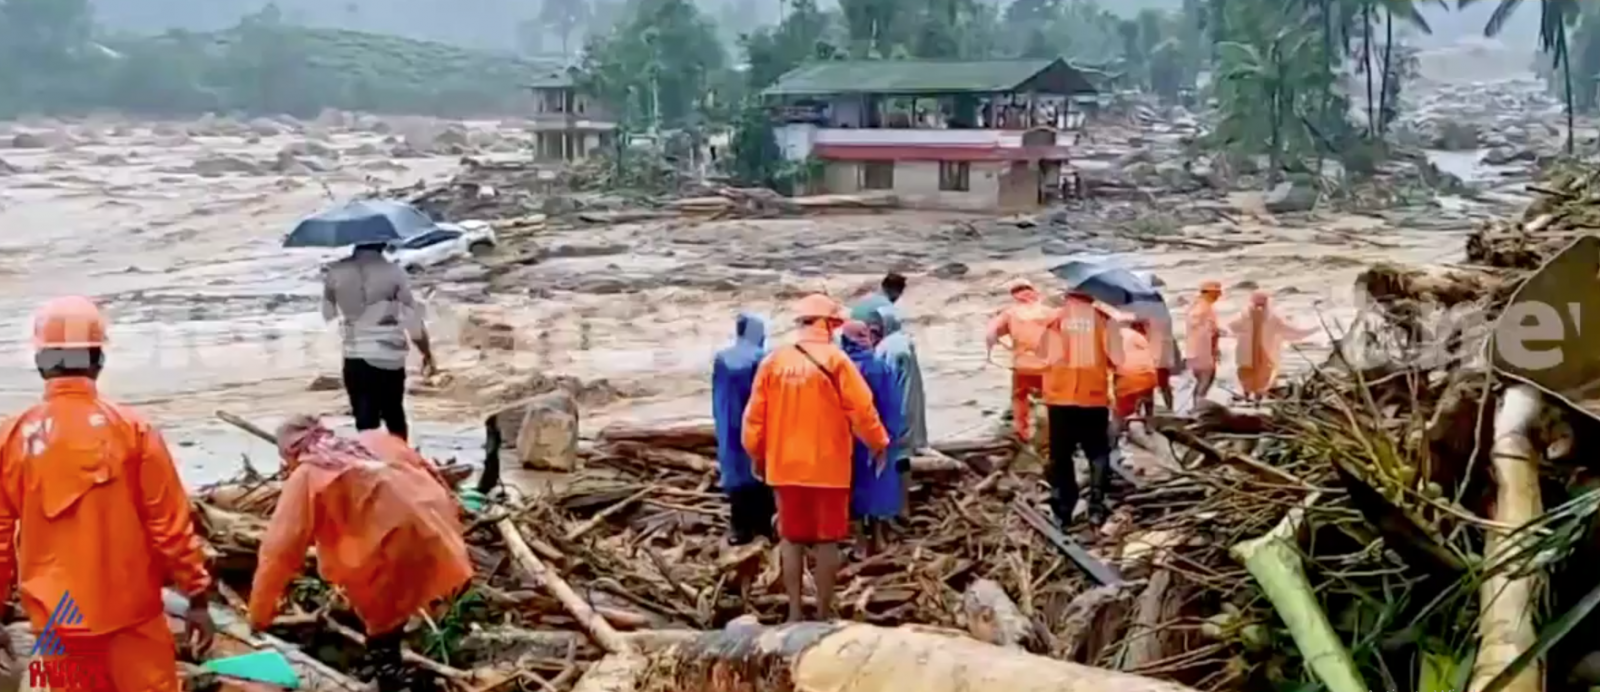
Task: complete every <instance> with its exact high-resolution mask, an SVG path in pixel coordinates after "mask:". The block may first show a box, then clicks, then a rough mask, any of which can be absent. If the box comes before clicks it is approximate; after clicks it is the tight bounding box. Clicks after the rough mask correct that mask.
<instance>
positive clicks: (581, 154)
mask: <svg viewBox="0 0 1600 692" xmlns="http://www.w3.org/2000/svg"><path fill="white" fill-rule="evenodd" d="M527 88H528V90H529V93H530V95H531V105H530V110H531V111H532V112H531V113H530V115H529V117H528V122H529V127H530V128H531V129H532V130H533V134H534V157H535V158H536V159H538V160H541V161H578V160H582V159H584V158H587V157H588V156H589V155H590V154H591V153H592V152H594V151H597V150H605V149H609V148H610V147H612V146H614V138H615V137H616V131H617V121H616V119H615V118H614V117H613V116H612V115H611V113H610V112H609V111H608V110H607V109H606V108H605V107H604V106H603V105H601V104H600V103H599V102H598V101H596V100H595V99H594V98H593V97H591V96H589V95H588V94H585V93H583V92H582V91H581V90H580V89H578V88H577V87H576V85H575V84H574V80H573V77H572V72H571V71H570V70H568V69H558V70H552V71H550V72H549V73H546V74H542V75H539V76H537V77H535V78H534V79H532V80H530V81H529V82H528V84H527Z"/></svg>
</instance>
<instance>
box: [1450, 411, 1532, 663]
mask: <svg viewBox="0 0 1600 692" xmlns="http://www.w3.org/2000/svg"><path fill="white" fill-rule="evenodd" d="M1541 407H1542V402H1541V401H1540V397H1539V391H1538V390H1536V389H1534V388H1533V387H1531V386H1529V385H1525V384H1517V385H1512V386H1511V387H1509V388H1507V389H1506V392H1505V394H1504V395H1503V396H1502V397H1501V399H1500V410H1499V411H1498V412H1496V413H1495V417H1494V447H1493V449H1492V462H1491V466H1492V469H1493V471H1494V480H1495V502H1494V516H1493V517H1492V518H1493V519H1494V521H1495V523H1496V524H1498V525H1500V526H1504V527H1513V528H1508V529H1489V530H1488V536H1487V539H1486V540H1485V543H1484V551H1483V552H1484V555H1485V556H1487V558H1488V559H1487V562H1488V563H1489V564H1491V565H1492V564H1494V563H1495V561H1496V560H1497V559H1498V558H1499V557H1500V556H1503V555H1507V554H1510V553H1513V552H1515V551H1516V550H1517V549H1518V548H1519V545H1518V543H1520V539H1517V538H1513V537H1512V535H1511V534H1512V532H1514V531H1515V530H1516V528H1520V527H1522V526H1523V525H1525V524H1527V523H1528V522H1530V521H1533V520H1534V519H1535V518H1537V517H1538V516H1539V515H1540V514H1541V513H1542V512H1543V509H1542V505H1543V502H1542V500H1541V498H1540V496H1539V456H1540V454H1539V450H1538V448H1537V447H1535V446H1534V444H1533V441H1532V440H1531V439H1530V436H1529V433H1530V430H1531V429H1532V427H1533V425H1534V422H1535V421H1537V420H1538V418H1539V411H1540V408H1541ZM1519 572H1520V570H1517V569H1514V568H1513V569H1508V570H1499V573H1498V574H1494V575H1492V576H1490V577H1489V578H1488V579H1485V580H1484V582H1483V586H1482V587H1480V589H1479V591H1478V598H1479V600H1480V602H1481V603H1482V605H1481V611H1482V614H1481V615H1480V617H1479V619H1478V634H1479V640H1480V641H1481V642H1482V643H1481V644H1480V645H1479V647H1478V658H1477V662H1476V663H1475V664H1474V665H1473V670H1472V682H1471V684H1469V685H1468V686H1467V689H1468V690H1470V691H1471V692H1480V691H1481V690H1483V689H1484V688H1485V687H1486V686H1487V685H1488V684H1489V681H1491V680H1493V679H1494V678H1495V676H1496V675H1499V674H1500V672H1501V671H1503V670H1505V669H1506V667H1507V666H1509V665H1511V662H1512V661H1515V660H1516V659H1517V657H1518V656H1521V655H1522V653H1523V652H1525V651H1527V650H1528V649H1530V648H1532V647H1533V644H1534V642H1535V641H1536V640H1537V639H1538V636H1539V634H1538V630H1536V629H1534V623H1533V614H1534V607H1535V606H1534V604H1535V602H1536V601H1535V599H1536V591H1537V587H1538V575H1537V574H1520V573H1519ZM1542 667H1543V665H1542V664H1535V665H1530V666H1528V667H1527V668H1526V669H1525V670H1523V671H1522V672H1521V673H1520V674H1518V675H1517V676H1516V677H1515V678H1513V679H1512V680H1511V683H1510V684H1508V685H1506V686H1505V687H1503V688H1502V690H1503V692H1543V690H1544V675H1543V671H1542Z"/></svg>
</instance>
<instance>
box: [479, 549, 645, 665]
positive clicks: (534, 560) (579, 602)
mask: <svg viewBox="0 0 1600 692" xmlns="http://www.w3.org/2000/svg"><path fill="white" fill-rule="evenodd" d="M495 528H497V529H499V530H500V536H501V538H503V539H504V540H505V542H506V546H507V547H508V548H510V549H511V554H512V556H513V557H515V558H516V560H517V564H519V565H521V566H522V569H523V571H525V572H527V573H528V575H529V576H531V577H533V578H534V579H535V580H537V581H538V582H539V583H540V584H541V585H543V586H544V588H545V589H546V590H547V591H549V592H550V595H552V596H555V597H556V600H559V601H561V605H563V606H566V608H567V611H568V612H569V613H571V614H572V617H573V618H574V619H576V620H577V621H578V624H579V625H580V626H582V627H583V629H584V631H586V632H588V633H589V636H591V637H594V641H595V643H596V644H599V645H600V647H601V648H603V649H605V650H606V652H607V653H612V654H617V653H627V652H631V651H633V650H634V648H633V645H632V644H630V643H628V640H626V639H623V638H622V636H621V635H619V634H618V633H617V631H616V630H615V629H612V628H611V625H610V624H609V623H607V622H606V621H605V618H602V617H600V615H599V614H598V613H596V612H594V609H593V608H591V607H589V604H588V602H586V601H584V600H583V598H581V597H580V596H578V593H577V592H576V591H573V590H572V587H571V586H570V585H568V584H567V582H566V580H564V579H562V578H561V576H560V575H558V574H556V572H555V570H553V569H550V568H549V567H547V566H546V565H545V564H544V563H543V562H541V561H540V560H539V558H538V556H536V555H534V554H533V549H531V548H529V547H528V543H527V541H524V540H523V538H522V531H521V530H520V529H518V528H517V525H516V524H513V523H512V522H511V520H510V519H501V520H500V521H498V522H496V523H495Z"/></svg>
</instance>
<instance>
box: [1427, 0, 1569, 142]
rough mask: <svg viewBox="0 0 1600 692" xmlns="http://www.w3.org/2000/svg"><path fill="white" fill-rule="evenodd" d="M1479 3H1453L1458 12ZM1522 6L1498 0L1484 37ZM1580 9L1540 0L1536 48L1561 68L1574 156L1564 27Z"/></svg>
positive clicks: (1510, 0) (1517, 1)
mask: <svg viewBox="0 0 1600 692" xmlns="http://www.w3.org/2000/svg"><path fill="white" fill-rule="evenodd" d="M1478 2H1479V0H1456V8H1457V9H1461V8H1464V7H1469V6H1471V5H1474V4H1477V3H1478ZM1519 7H1522V0H1500V4H1499V5H1498V6H1496V7H1495V8H1494V14H1491V15H1489V21H1488V22H1487V23H1485V24H1484V25H1483V35H1484V36H1489V37H1493V36H1495V35H1497V34H1499V33H1500V30H1501V29H1504V28H1505V25H1506V21H1507V20H1509V19H1511V15H1512V14H1515V13H1516V11H1517V8H1519ZM1580 12H1581V10H1580V8H1579V5H1578V0H1539V49H1540V50H1542V51H1544V52H1546V53H1549V54H1550V60H1551V65H1552V66H1553V67H1559V68H1561V79H1562V81H1563V82H1564V84H1563V88H1562V91H1563V92H1564V95H1565V100H1566V107H1567V154H1569V155H1570V154H1572V153H1573V141H1572V128H1573V123H1572V120H1573V118H1572V64H1571V62H1570V61H1569V60H1567V57H1568V51H1567V27H1569V26H1571V25H1573V24H1574V23H1576V22H1577V20H1578V15H1579V14H1580Z"/></svg>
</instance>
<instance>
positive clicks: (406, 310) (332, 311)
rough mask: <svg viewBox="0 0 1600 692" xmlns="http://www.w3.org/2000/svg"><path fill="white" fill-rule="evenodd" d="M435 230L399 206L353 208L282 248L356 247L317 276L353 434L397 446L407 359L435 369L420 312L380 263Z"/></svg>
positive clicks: (402, 433) (312, 223)
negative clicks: (338, 351) (413, 354)
mask: <svg viewBox="0 0 1600 692" xmlns="http://www.w3.org/2000/svg"><path fill="white" fill-rule="evenodd" d="M431 228H433V220H432V219H430V218H428V216H427V215H426V214H423V213H422V212H421V211H418V210H417V209H416V208H415V207H412V206H410V205H406V204H401V203H398V202H384V201H359V202H352V203H350V204H346V205H344V206H341V207H337V208H335V209H332V210H329V211H326V212H323V213H320V214H317V215H314V216H311V217H308V218H306V219H305V220H303V221H301V222H300V224H299V225H297V226H296V227H295V229H294V231H292V232H291V233H290V234H289V237H288V238H287V239H285V240H284V247H351V246H353V247H354V250H353V251H352V252H351V254H350V256H349V257H346V258H344V259H342V260H339V261H337V262H334V263H333V264H332V265H330V266H329V267H328V269H327V272H326V273H325V274H324V275H323V283H322V318H323V319H324V320H327V321H333V320H334V319H335V318H338V319H339V321H340V336H341V341H342V342H343V348H344V367H343V372H342V375H343V379H344V388H345V392H346V394H347V395H348V396H349V397H350V410H351V413H352V415H353V416H354V417H355V419H356V430H357V431H360V432H365V431H367V430H376V429H377V428H378V427H379V426H383V427H385V428H387V429H388V430H389V432H390V433H391V434H393V435H394V436H395V437H398V438H400V439H402V440H404V439H408V437H409V435H408V433H409V426H408V424H407V423H406V412H405V392H406V358H407V357H408V356H409V355H410V347H411V345H413V344H414V345H415V346H416V348H417V351H418V352H420V353H421V354H422V370H423V373H424V374H432V373H433V371H434V370H435V364H434V358H433V347H432V345H431V343H430V342H429V339H428V331H427V327H426V325H425V324H424V323H423V320H422V311H421V309H420V308H419V306H418V305H417V301H416V298H415V297H414V296H413V295H412V294H411V281H410V278H409V277H408V276H406V272H405V270H404V269H401V268H400V266H399V265H397V264H395V263H393V262H390V261H389V259H388V258H387V257H385V256H384V249H385V248H387V247H388V245H389V243H392V242H394V241H396V240H402V239H404V238H409V237H411V236H414V235H417V234H419V233H423V232H426V231H427V230H428V229H431Z"/></svg>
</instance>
